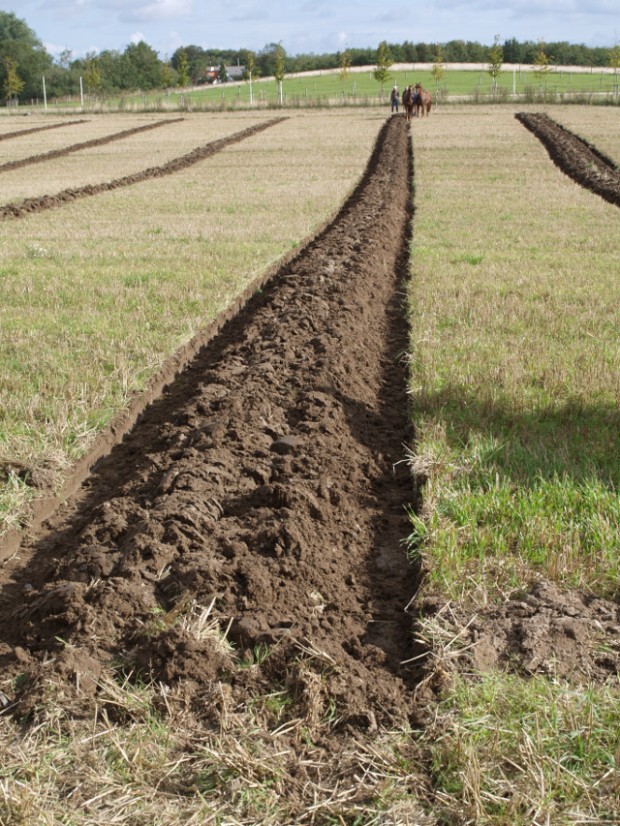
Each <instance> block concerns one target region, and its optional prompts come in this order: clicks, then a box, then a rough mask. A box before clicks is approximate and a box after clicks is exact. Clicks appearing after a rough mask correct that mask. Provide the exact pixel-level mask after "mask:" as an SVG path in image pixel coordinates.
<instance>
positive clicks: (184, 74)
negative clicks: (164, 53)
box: [176, 49, 189, 88]
mask: <svg viewBox="0 0 620 826" xmlns="http://www.w3.org/2000/svg"><path fill="white" fill-rule="evenodd" d="M176 70H177V84H178V85H179V86H181V87H182V88H183V87H185V86H189V63H188V60H187V53H186V52H185V49H181V51H180V52H179V53H178V56H177V65H176Z"/></svg>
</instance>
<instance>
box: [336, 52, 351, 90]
mask: <svg viewBox="0 0 620 826" xmlns="http://www.w3.org/2000/svg"><path fill="white" fill-rule="evenodd" d="M338 66H339V67H340V80H341V81H342V82H343V83H346V82H347V80H348V77H349V74H350V72H351V55H350V54H349V50H348V49H346V48H345V50H344V51H343V52H338Z"/></svg>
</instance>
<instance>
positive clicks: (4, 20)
mask: <svg viewBox="0 0 620 826" xmlns="http://www.w3.org/2000/svg"><path fill="white" fill-rule="evenodd" d="M0 56H1V60H0V83H2V84H3V87H4V86H5V84H6V82H7V64H6V63H5V59H6V58H7V57H10V58H12V59H13V60H14V61H15V63H16V64H17V66H19V77H20V79H21V80H22V81H23V84H24V85H23V87H22V92H23V97H25V98H35V97H39V96H40V95H41V78H42V76H43V75H46V74H47V73H48V71H49V69H51V67H52V65H53V60H52V57H51V55H49V54H48V53H47V51H46V50H45V48H44V47H43V44H42V43H41V41H40V40H39V39H38V38H37V36H36V34H35V33H34V32H33V31H32V29H30V28H29V27H28V26H27V24H26V23H25V22H24V21H23V20H19V19H18V18H17V17H16V16H15V15H14V14H13V13H11V12H0ZM22 92H20V94H21V93H22Z"/></svg>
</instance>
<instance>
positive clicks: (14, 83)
mask: <svg viewBox="0 0 620 826" xmlns="http://www.w3.org/2000/svg"><path fill="white" fill-rule="evenodd" d="M4 68H5V70H6V76H5V78H4V83H3V85H2V90H3V92H4V96H5V98H6V99H7V101H8V102H9V103H11V101H13V100H15V99H16V98H18V97H19V95H20V93H21V92H22V90H23V88H24V81H23V80H22V79H21V77H20V76H19V75H18V74H17V62H16V61H15V60H14V59H13V58H12V57H5V58H4Z"/></svg>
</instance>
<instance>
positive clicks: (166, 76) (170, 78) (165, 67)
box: [161, 59, 177, 89]
mask: <svg viewBox="0 0 620 826" xmlns="http://www.w3.org/2000/svg"><path fill="white" fill-rule="evenodd" d="M176 79H177V73H176V72H175V71H174V69H173V68H172V63H171V62H170V61H169V60H168V59H166V60H164V62H163V63H162V67H161V86H162V89H171V88H172V87H173V86H174V85H175V83H176Z"/></svg>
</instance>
